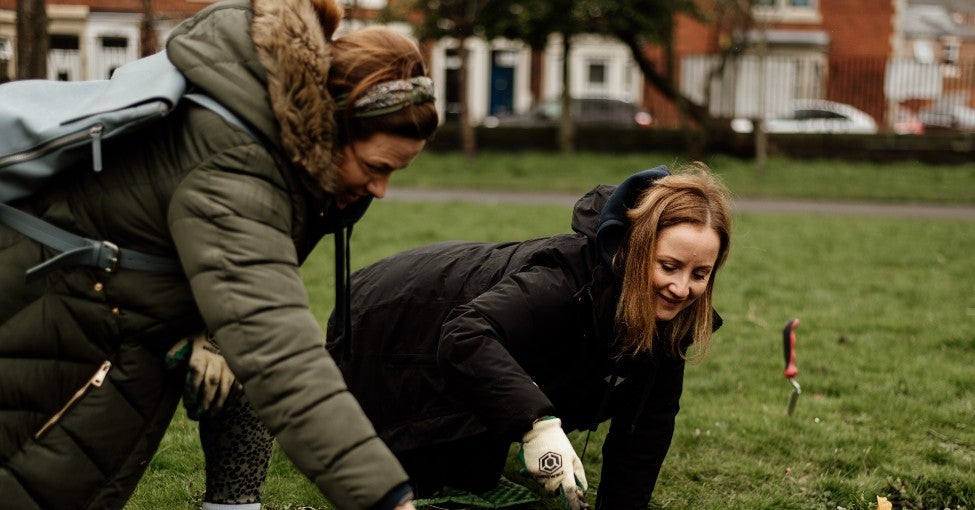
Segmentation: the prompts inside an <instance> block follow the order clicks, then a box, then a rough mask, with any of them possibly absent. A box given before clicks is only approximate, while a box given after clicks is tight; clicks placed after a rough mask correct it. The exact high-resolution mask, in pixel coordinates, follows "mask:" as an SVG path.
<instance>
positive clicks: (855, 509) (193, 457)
mask: <svg viewBox="0 0 975 510" xmlns="http://www.w3.org/2000/svg"><path fill="white" fill-rule="evenodd" d="M536 157H537V158H538V159H537V160H536V163H533V164H536V165H540V166H542V167H544V168H542V170H541V171H542V172H544V173H546V174H547V175H550V176H556V175H562V174H561V173H560V172H563V171H564V173H565V175H566V176H567V177H566V178H565V180H564V181H563V180H558V181H557V182H554V183H551V184H552V185H551V186H549V185H540V184H539V182H538V181H534V184H533V186H539V187H538V188H532V187H530V186H528V185H525V187H524V188H520V189H559V190H562V191H582V190H585V189H588V188H591V187H592V185H593V184H594V183H595V182H616V181H618V180H620V179H621V178H622V177H624V176H625V175H628V174H629V173H632V171H633V170H634V169H639V168H643V167H646V166H651V165H653V164H656V163H659V162H667V163H670V161H664V160H663V158H662V157H658V158H656V159H654V158H653V157H649V156H633V157H630V156H620V157H618V158H607V157H606V156H599V157H595V156H585V155H583V156H580V158H579V161H572V160H569V159H562V158H560V157H558V156H549V159H551V160H553V161H554V162H555V163H557V164H555V165H553V164H552V163H553V161H549V163H548V164H547V165H545V164H543V162H544V161H546V160H545V159H544V158H542V157H541V155H538V156H536ZM456 158H459V156H451V155H433V154H424V155H422V156H421V157H420V159H418V160H417V162H416V164H415V168H411V169H409V170H407V171H406V172H402V175H397V176H396V177H395V178H394V184H400V185H402V184H408V185H415V186H427V185H430V186H433V185H438V186H450V187H465V186H475V185H481V184H479V181H478V179H480V178H481V177H475V176H471V175H470V174H472V173H475V172H474V171H473V170H471V169H470V168H469V167H470V165H466V164H465V163H464V161H463V160H462V159H456ZM491 158H496V163H497V164H498V165H499V166H500V165H503V163H504V162H505V161H508V160H509V157H508V156H504V155H494V156H492V157H491ZM491 158H489V159H491ZM511 158H513V157H511ZM651 160H652V163H650V164H649V165H648V164H643V163H642V162H643V161H651ZM511 161H514V159H511ZM561 164H565V168H563V169H561V170H560V169H558V168H555V169H553V168H552V167H553V166H558V165H561ZM587 164H592V165H593V167H592V168H591V169H590V170H592V172H593V173H592V175H591V176H590V177H589V178H588V179H583V178H582V174H581V172H582V171H583V169H584V167H585V166H586V165H587ZM738 164H740V167H733V165H730V164H728V165H719V164H714V163H713V165H714V166H715V167H716V168H718V167H721V168H728V171H727V172H726V173H723V177H724V178H725V180H726V182H728V184H729V186H730V187H731V188H732V190H733V191H734V192H735V194H736V195H739V196H765V193H771V191H769V189H773V188H774V189H779V188H775V187H773V186H772V185H771V184H769V183H770V182H772V181H773V177H772V174H771V171H770V174H769V176H768V177H767V179H766V180H765V181H762V182H760V183H759V181H754V182H755V183H759V184H758V185H760V186H759V187H761V189H759V190H757V191H749V189H750V188H749V186H750V184H749V179H750V178H749V172H752V171H753V170H750V169H748V168H746V165H745V164H744V163H738ZM435 165H441V168H439V169H437V168H434V166H435ZM526 165H528V163H526ZM452 166H457V168H462V169H464V170H463V172H461V170H458V169H450V168H449V167H452ZM475 166H476V165H475ZM834 166H835V165H834ZM828 167H829V165H828V164H825V163H824V164H823V166H822V167H819V166H812V167H804V166H802V165H791V164H790V165H782V174H783V175H784V177H783V178H782V182H781V183H780V184H776V186H781V189H782V190H793V187H794V186H799V185H798V184H795V183H796V182H802V183H810V182H814V181H815V182H818V181H823V180H826V176H831V175H832V174H831V173H830V172H828V171H827V170H828ZM478 168H479V167H478ZM735 168H737V169H735ZM771 168H772V165H770V170H771ZM507 171H511V172H515V170H514V169H504V170H503V171H502V170H501V169H500V168H495V169H493V170H491V169H488V170H485V172H494V177H493V179H500V180H502V181H504V182H505V183H507V184H509V185H511V186H521V185H522V184H523V183H522V182H521V180H520V179H522V178H524V179H525V180H534V179H536V177H535V176H526V175H521V176H515V177H512V178H510V179H509V178H507V177H504V176H503V175H501V174H502V173H503V172H507ZM834 171H835V173H836V174H838V175H842V176H847V175H848V174H849V175H852V174H855V173H856V172H855V171H853V170H850V169H848V168H846V167H843V168H838V169H837V168H834ZM860 171H863V172H868V173H870V174H871V175H873V176H874V178H879V177H878V176H882V175H884V172H888V173H889V175H887V176H888V177H890V178H889V179H885V180H883V181H880V182H882V183H883V186H881V185H872V184H871V183H870V182H869V181H868V180H863V179H861V178H860V177H856V178H853V177H843V178H840V179H833V180H834V181H838V182H837V183H834V184H831V185H830V186H832V188H830V186H822V187H817V188H810V189H816V190H819V191H816V192H815V193H813V192H812V191H810V193H813V195H812V196H811V198H823V199H825V198H830V199H843V198H857V199H868V198H871V196H873V198H874V199H877V200H908V201H933V198H934V197H936V196H937V194H936V193H935V191H938V190H941V191H942V192H943V193H942V194H943V195H944V196H945V197H949V198H947V199H946V200H945V201H947V202H953V203H968V204H971V203H975V169H973V167H972V166H971V165H969V166H967V167H964V168H940V167H931V168H926V167H925V168H908V167H904V168H900V169H895V168H889V169H887V170H883V169H882V168H876V169H869V168H868V169H865V170H860ZM428 172H442V174H441V175H442V176H443V180H442V181H439V182H433V181H430V182H427V181H424V180H422V179H423V178H424V177H425V175H424V174H425V173H428ZM450 172H454V173H455V174H456V175H454V176H452V177H453V179H456V180H457V181H456V182H455V181H454V180H452V178H451V176H448V175H447V174H449V173H450ZM524 172H525V173H526V174H527V173H528V167H527V166H526V167H525V169H524ZM803 172H807V173H810V174H816V175H817V177H816V178H815V179H809V178H808V176H807V175H805V174H804V173H803ZM918 172H930V175H924V177H923V178H919V177H918ZM902 176H903V179H902ZM932 176H935V177H932ZM553 178H554V177H553ZM460 181H464V182H460ZM584 181H585V182H584ZM543 182H544V181H543ZM790 183H792V184H790ZM840 183H842V185H840ZM583 184H584V185H583ZM802 185H803V186H804V185H805V184H802ZM872 188H883V189H878V190H874V189H872ZM887 188H890V189H887ZM912 188H913V189H914V191H916V192H917V196H915V197H910V196H905V197H902V194H904V193H907V191H910V190H911V189H912ZM829 189H834V190H837V191H836V193H833V194H832V195H828V196H827V192H828V191H829ZM894 189H897V190H899V191H892V190H894ZM743 190H744V191H743ZM837 193H839V194H840V195H841V196H837ZM871 194H873V195H871ZM769 196H773V195H769ZM774 196H781V195H774ZM787 196H792V195H787ZM569 214H570V211H569V209H568V208H567V207H561V206H550V205H548V206H532V205H510V204H506V205H505V206H503V207H498V206H492V205H486V204H464V203H456V202H445V203H411V202H405V201H379V202H377V203H376V204H374V206H373V209H372V210H371V211H370V212H369V214H367V215H366V217H365V218H364V219H363V220H362V222H361V223H360V224H359V226H357V228H356V233H355V236H354V239H353V245H352V249H353V265H354V267H361V266H362V265H365V264H367V263H370V262H373V261H375V260H378V259H379V258H381V257H383V256H386V255H389V254H392V253H394V252H397V251H400V250H403V249H406V248H411V247H414V246H418V245H421V244H426V243H429V242H434V241H439V240H444V239H476V240H495V241H503V240H519V239H526V238H530V237H536V236H543V235H550V234H555V233H560V232H566V231H568V222H569ZM973 227H975V225H973V223H972V222H969V221H958V220H926V219H920V218H917V219H903V218H897V219H893V218H890V219H888V218H877V217H854V216H829V215H815V216H803V215H755V214H741V215H738V216H737V217H736V218H735V232H734V237H733V241H732V252H731V257H730V259H729V261H728V265H727V266H726V268H725V269H724V270H723V272H722V273H721V274H719V277H718V287H717V289H718V290H717V296H716V302H715V306H716V308H717V309H718V310H719V312H720V313H721V314H722V315H723V317H724V318H725V326H724V327H723V328H722V329H721V330H720V331H719V332H718V334H717V335H716V337H715V339H714V344H713V347H712V351H711V353H710V354H709V356H708V357H707V358H706V359H705V360H704V361H703V362H702V363H700V364H698V365H693V366H689V367H688V370H687V376H686V380H685V391H684V397H683V399H682V402H681V403H682V410H681V413H680V414H679V415H678V419H677V431H676V434H675V437H674V443H673V445H672V446H671V449H670V454H669V455H668V458H667V460H666V462H665V463H664V467H663V470H662V472H661V477H660V480H659V481H658V484H657V489H656V491H655V493H654V498H653V502H652V505H651V508H655V509H674V510H683V509H688V510H690V509H695V510H698V509H702V508H709V509H742V510H745V509H748V510H752V509H797V510H798V509H810V508H817V509H830V510H834V509H837V508H839V507H842V508H845V509H848V510H867V509H873V508H875V507H876V497H877V496H884V497H887V498H888V499H889V500H890V501H891V502H893V504H894V508H895V509H897V510H901V509H932V508H937V509H951V510H962V509H965V510H973V509H975V475H973V473H975V425H973V424H972V416H975V394H973V392H972V388H973V387H975V371H973V370H972V366H973V365H975V331H973V328H972V324H973V321H975V280H973V277H972V275H973V274H975V257H973V256H972V253H975V228H973ZM331 252H332V249H331V241H330V240H329V239H326V240H323V242H322V243H321V246H320V247H319V249H318V252H317V253H316V254H314V255H313V256H312V257H311V258H310V260H309V262H308V263H307V264H306V266H305V268H304V271H303V272H304V275H305V280H306V283H307V285H308V288H309V293H310V297H311V301H312V303H313V307H314V311H315V312H316V314H317V316H318V318H319V320H320V322H321V323H322V324H323V325H324V323H325V320H326V319H327V316H328V313H329V312H330V310H331V307H332V304H333V296H332V292H333V289H334V273H333V270H332V258H331ZM794 317H798V318H799V319H800V320H801V325H800V327H799V329H798V331H797V336H798V349H797V351H798V365H799V370H800V372H799V376H798V378H797V379H798V381H799V382H800V383H801V384H802V390H803V392H802V395H801V397H800V398H799V402H798V405H797V409H796V412H795V414H794V415H793V416H792V417H789V416H787V413H786V407H787V403H788V398H789V394H790V392H791V387H790V386H789V385H788V383H787V382H786V379H785V378H784V377H783V376H782V370H783V359H782V346H781V329H782V327H783V325H784V324H785V322H786V321H787V320H788V319H790V318H794ZM604 433H605V427H602V428H601V429H600V430H599V431H597V432H596V433H594V434H593V436H592V438H591V439H590V444H589V447H588V450H587V453H586V456H585V459H584V461H585V463H586V468H587V476H588V478H589V481H590V484H591V485H592V486H593V487H595V486H598V483H599V468H600V456H599V446H600V444H601V438H602V434H604ZM571 437H572V438H573V440H574V441H575V442H576V444H577V446H578V447H579V449H580V450H581V445H582V442H583V441H584V439H585V438H584V436H582V435H581V434H579V433H573V434H572V435H571ZM202 470H203V461H202V454H201V453H200V452H199V446H198V440H197V439H196V424H195V423H193V422H191V421H189V420H187V419H186V418H185V415H184V414H183V413H182V412H180V414H179V416H178V417H177V419H176V420H175V421H174V422H173V424H172V425H171V427H170V429H169V431H168V432H167V435H166V438H165V439H164V441H163V445H162V448H161V449H160V451H159V453H158V454H157V455H156V456H155V458H154V459H153V460H152V463H151V465H150V468H149V471H148V472H147V474H146V476H145V478H144V479H143V481H142V483H141V485H140V487H139V489H138V490H137V492H136V494H135V495H134V497H133V498H132V500H131V501H130V502H129V504H128V506H127V507H126V508H127V509H129V510H136V509H139V510H142V509H146V510H148V509H158V508H167V509H193V508H198V506H199V502H200V499H201V496H202V492H203V476H202ZM510 471H511V473H509V474H511V476H512V477H515V478H517V472H516V470H515V469H514V464H512V469H511V470H510ZM594 495H595V491H594V490H591V491H590V496H591V497H593V498H594ZM303 507H308V508H315V509H325V508H331V507H330V506H329V505H328V504H327V502H326V501H325V500H324V499H323V498H322V496H321V495H320V494H318V492H317V490H316V489H315V488H314V486H312V485H311V483H310V482H308V481H307V480H305V479H304V478H303V477H302V476H301V475H300V474H298V473H297V472H296V471H295V470H294V469H293V468H292V466H291V464H290V463H289V461H288V460H287V458H285V457H284V456H283V455H282V454H281V453H280V452H279V451H276V452H275V457H274V460H273V464H272V471H271V474H270V477H269V480H268V483H267V488H266V491H265V508H267V509H270V510H285V509H299V508H303ZM538 508H549V509H556V508H560V506H559V505H558V504H557V502H556V501H554V500H549V501H546V502H545V503H544V504H543V505H539V506H538Z"/></svg>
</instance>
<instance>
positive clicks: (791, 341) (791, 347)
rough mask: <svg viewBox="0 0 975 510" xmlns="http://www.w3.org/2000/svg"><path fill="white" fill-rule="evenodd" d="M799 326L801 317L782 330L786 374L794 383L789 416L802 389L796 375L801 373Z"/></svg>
mask: <svg viewBox="0 0 975 510" xmlns="http://www.w3.org/2000/svg"><path fill="white" fill-rule="evenodd" d="M798 327H799V319H792V320H790V321H789V322H786V323H785V328H784V329H783V330H782V349H783V351H784V352H785V372H784V375H785V377H786V379H788V380H789V383H790V384H792V396H791V397H789V416H792V412H793V411H795V409H796V402H797V401H798V400H799V394H800V393H802V389H801V388H800V387H799V381H796V376H797V375H799V367H797V366H796V328H798Z"/></svg>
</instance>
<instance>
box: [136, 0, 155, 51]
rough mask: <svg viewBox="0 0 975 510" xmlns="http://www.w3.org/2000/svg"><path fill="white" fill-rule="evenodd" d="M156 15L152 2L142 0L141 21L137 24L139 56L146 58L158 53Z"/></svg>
mask: <svg viewBox="0 0 975 510" xmlns="http://www.w3.org/2000/svg"><path fill="white" fill-rule="evenodd" d="M155 24H156V15H155V12H154V11H153V9H152V0H142V20H141V21H140V22H139V54H140V55H141V56H143V57H148V56H149V55H152V54H154V53H156V52H158V51H159V43H158V41H157V39H156V28H155Z"/></svg>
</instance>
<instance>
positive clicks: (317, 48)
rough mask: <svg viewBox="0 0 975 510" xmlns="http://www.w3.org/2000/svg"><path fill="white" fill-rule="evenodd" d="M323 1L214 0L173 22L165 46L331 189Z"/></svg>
mask: <svg viewBox="0 0 975 510" xmlns="http://www.w3.org/2000/svg"><path fill="white" fill-rule="evenodd" d="M321 3H323V0H253V5H252V2H251V1H249V0H228V1H222V2H218V3H216V4H213V5H211V6H209V7H207V8H206V9H203V10H202V11H200V12H199V13H198V14H197V15H196V16H194V17H193V18H191V19H189V20H187V21H185V22H183V23H182V24H180V25H179V26H178V27H176V29H175V30H174V31H173V33H172V35H171V36H170V38H169V40H168V41H167V43H166V51H167V54H168V56H169V58H170V60H172V62H173V63H174V64H175V65H176V67H177V68H179V70H180V71H182V72H183V73H184V74H185V75H186V77H187V79H188V80H189V81H190V82H191V83H192V84H193V85H195V86H197V87H199V88H200V89H202V90H203V91H204V92H206V93H207V94H209V95H210V96H212V97H213V98H214V99H216V100H217V101H219V102H220V103H221V104H223V105H224V106H226V107H227V108H229V109H230V110H232V111H233V112H234V113H235V114H237V115H238V116H239V117H240V118H242V119H244V120H245V121H246V122H247V123H248V124H250V125H251V126H252V127H253V128H254V129H255V130H256V131H258V132H259V133H260V134H261V135H262V136H263V137H264V138H266V139H267V140H269V141H270V142H272V143H274V144H276V145H277V147H276V148H277V150H278V151H280V152H281V153H282V154H283V155H285V156H286V157H287V159H288V160H289V161H291V162H292V163H293V164H295V165H296V166H298V167H300V168H302V169H303V170H304V171H306V172H307V173H308V176H309V177H311V180H312V181H313V182H315V183H317V185H318V186H319V187H320V188H321V189H323V190H325V191H328V192H331V191H332V190H333V189H334V183H335V180H336V178H337V168H336V163H335V161H334V160H333V154H332V151H333V148H334V146H335V137H336V123H335V115H334V112H335V103H334V101H333V100H332V97H331V96H330V95H329V93H328V90H327V87H326V84H327V76H328V71H329V68H330V65H331V62H332V55H331V44H330V42H329V40H328V37H327V36H326V34H325V30H324V29H323V27H322V25H321V19H322V18H321V17H320V16H321V15H322V14H323V12H324V7H323V6H322V5H320V4H321Z"/></svg>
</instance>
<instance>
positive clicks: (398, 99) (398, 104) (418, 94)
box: [335, 76, 436, 119]
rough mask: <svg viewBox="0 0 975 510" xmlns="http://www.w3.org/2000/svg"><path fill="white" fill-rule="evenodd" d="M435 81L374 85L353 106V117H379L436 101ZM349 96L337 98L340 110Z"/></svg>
mask: <svg viewBox="0 0 975 510" xmlns="http://www.w3.org/2000/svg"><path fill="white" fill-rule="evenodd" d="M435 99H436V97H435V96H434V94H433V80H431V79H430V78H428V77H426V76H415V77H413V78H410V79H408V80H393V81H387V82H383V83H380V84H377V85H374V86H373V87H371V88H370V89H369V90H366V92H365V93H364V94H362V96H360V97H359V99H356V101H355V103H353V104H352V116H353V117H357V118H360V119H364V118H369V117H379V116H380V115H386V114H388V113H393V112H395V111H399V110H402V109H403V108H404V107H406V106H407V105H411V104H423V103H429V102H431V101H433V100H435ZM346 100H348V94H342V95H341V96H339V97H337V98H336V101H335V102H336V106H337V107H338V109H340V110H341V109H343V108H345V102H346Z"/></svg>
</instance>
